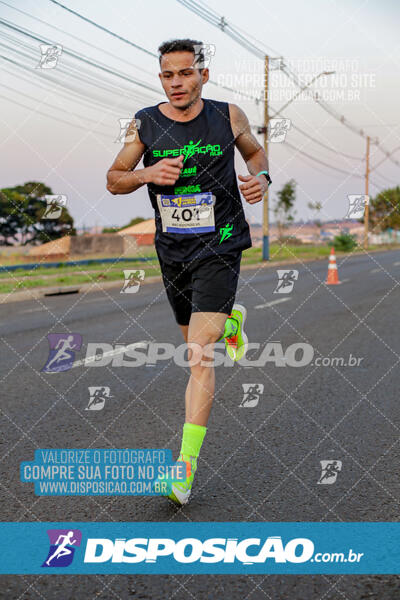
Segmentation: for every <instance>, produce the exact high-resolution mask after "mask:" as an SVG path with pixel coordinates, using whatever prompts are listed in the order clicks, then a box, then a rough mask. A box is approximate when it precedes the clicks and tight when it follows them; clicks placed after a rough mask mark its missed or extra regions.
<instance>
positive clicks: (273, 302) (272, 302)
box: [254, 298, 290, 308]
mask: <svg viewBox="0 0 400 600" xmlns="http://www.w3.org/2000/svg"><path fill="white" fill-rule="evenodd" d="M288 300H290V298H279V300H271V302H266V303H265V304H257V306H255V307H254V308H269V307H270V306H274V304H281V302H287V301H288Z"/></svg>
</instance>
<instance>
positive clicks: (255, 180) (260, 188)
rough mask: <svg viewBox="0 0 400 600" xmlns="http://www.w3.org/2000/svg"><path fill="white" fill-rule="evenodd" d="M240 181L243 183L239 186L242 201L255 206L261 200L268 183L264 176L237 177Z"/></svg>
mask: <svg viewBox="0 0 400 600" xmlns="http://www.w3.org/2000/svg"><path fill="white" fill-rule="evenodd" d="M238 178H239V179H240V181H245V182H246V183H243V184H242V185H239V190H240V191H241V192H242V194H243V196H244V199H245V200H246V202H248V203H249V204H255V203H256V202H260V200H262V199H263V197H264V194H265V191H266V190H267V189H268V183H267V180H266V178H265V176H264V175H259V176H258V177H257V176H256V175H238Z"/></svg>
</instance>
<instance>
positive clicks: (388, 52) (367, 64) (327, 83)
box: [0, 0, 400, 226]
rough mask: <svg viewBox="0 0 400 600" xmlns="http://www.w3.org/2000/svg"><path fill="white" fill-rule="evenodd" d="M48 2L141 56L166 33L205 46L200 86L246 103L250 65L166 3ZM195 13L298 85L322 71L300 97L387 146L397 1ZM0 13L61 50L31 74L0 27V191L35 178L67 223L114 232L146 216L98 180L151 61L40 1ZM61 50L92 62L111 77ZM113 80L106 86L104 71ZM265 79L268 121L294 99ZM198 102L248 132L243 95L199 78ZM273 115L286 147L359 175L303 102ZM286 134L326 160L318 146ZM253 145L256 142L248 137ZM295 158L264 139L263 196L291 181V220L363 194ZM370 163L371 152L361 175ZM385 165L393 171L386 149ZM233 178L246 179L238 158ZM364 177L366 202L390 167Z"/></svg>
mask: <svg viewBox="0 0 400 600" xmlns="http://www.w3.org/2000/svg"><path fill="white" fill-rule="evenodd" d="M60 1H61V3H62V4H64V5H65V6H67V7H69V8H71V9H72V10H75V11H77V12H78V13H80V14H81V15H83V16H85V17H87V18H88V19H91V20H92V21H96V22H97V23H98V24H100V25H103V26H104V27H106V28H108V29H110V30H111V31H113V32H115V33H117V34H119V35H120V36H122V37H124V38H127V39H129V40H130V41H132V42H133V43H134V44H137V45H138V46H141V47H142V48H144V49H146V50H149V51H151V52H157V47H158V46H159V44H160V43H161V42H163V41H165V40H167V39H171V38H177V37H191V38H194V39H199V40H202V41H203V42H205V43H208V44H213V45H214V46H215V55H214V56H213V57H212V59H211V63H210V77H211V79H213V80H214V81H218V82H220V83H222V84H224V85H227V86H228V87H231V88H234V89H239V88H240V89H241V90H242V91H243V92H244V93H247V94H248V95H250V96H254V95H257V96H258V95H259V94H260V92H261V85H260V82H261V81H262V73H263V61H262V60H261V59H260V58H257V57H256V56H254V55H252V54H251V53H250V52H249V51H248V50H245V49H243V47H242V46H241V45H239V44H238V43H237V42H235V41H234V40H232V39H231V38H230V37H228V35H226V33H223V32H222V31H221V30H220V29H217V28H216V27H214V26H213V25H211V24H209V23H207V22H205V21H204V20H203V19H201V18H200V17H199V16H197V15H195V14H194V13H192V12H191V11H189V10H188V9H187V8H185V7H184V6H183V5H182V4H180V3H179V2H178V1H177V0H147V1H146V2H144V1H139V0H137V1H136V0H114V1H113V2H106V1H105V0H103V1H97V0H96V1H94V0H91V1H86V2H82V1H80V2H79V1H78V0H60ZM200 4H202V5H203V6H205V7H209V8H210V7H212V9H213V11H215V12H217V13H218V15H223V16H224V17H225V20H226V21H227V22H228V23H230V24H232V26H235V27H236V28H240V31H241V33H242V34H243V35H244V36H245V37H246V38H251V39H252V40H253V42H254V43H255V44H256V45H257V46H260V43H261V42H262V43H263V44H265V45H266V46H267V48H268V49H269V51H270V55H271V56H284V57H285V62H286V64H287V65H288V66H289V67H290V69H291V70H292V71H293V72H295V73H296V74H297V75H298V76H299V77H300V78H301V80H302V82H305V83H306V82H308V81H309V80H310V79H311V78H312V77H314V76H315V75H318V74H319V73H320V72H321V71H324V70H327V71H332V70H334V71H336V73H335V75H329V76H324V77H321V78H320V79H319V80H318V81H317V82H316V83H315V85H314V86H313V89H314V90H317V91H318V92H319V93H320V94H321V96H322V97H323V99H326V101H327V102H328V104H329V106H330V107H331V108H332V109H333V110H334V111H336V113H338V114H339V115H344V116H345V117H346V119H348V120H349V121H350V122H351V123H353V124H355V125H357V126H358V127H359V128H362V129H364V131H365V132H367V133H368V134H369V135H371V136H372V137H378V138H379V141H380V143H381V144H382V145H383V146H384V147H385V148H386V149H388V150H392V149H394V148H396V147H397V146H400V126H399V125H400V116H399V108H398V107H399V96H400V94H399V91H400V78H399V74H400V56H399V55H400V52H399V46H400V38H399V35H398V31H399V26H400V22H399V21H400V19H399V14H400V11H399V5H398V2H397V0H370V1H368V0H364V1H363V0H338V1H335V0H306V1H305V2H299V1H298V0H279V1H275V0H274V1H268V0H248V1H247V2H245V3H244V2H239V1H238V0H221V1H219V2H215V1H214V2H212V3H211V1H207V3H204V2H200ZM21 11H22V12H21ZM25 13H26V14H25ZM0 15H1V19H4V20H6V21H8V22H11V23H12V24H13V26H14V27H17V28H22V29H24V30H27V32H29V33H30V35H32V36H34V38H35V37H36V38H40V40H45V41H46V42H48V43H52V44H60V45H61V46H63V48H64V52H63V53H62V54H61V56H60V58H59V61H58V65H57V67H56V68H55V69H40V68H36V67H37V65H38V63H39V58H40V50H39V43H40V42H39V41H38V40H36V39H32V38H30V37H28V36H26V35H24V34H22V33H20V32H18V31H16V30H14V29H11V28H9V27H6V26H5V25H4V24H3V23H0V36H1V41H0V48H1V52H0V54H1V55H2V56H3V57H6V58H7V59H8V60H5V59H4V58H3V59H1V62H2V71H3V73H2V83H3V85H2V91H1V94H0V96H1V103H2V110H1V113H0V134H1V149H2V152H1V156H2V158H1V166H0V174H1V179H0V187H10V186H14V185H18V184H22V183H24V182H26V181H31V180H38V181H43V182H45V183H46V184H47V185H49V186H50V187H51V188H52V190H53V193H58V194H65V195H66V196H67V203H68V208H69V210H70V212H71V214H72V215H73V217H74V219H75V221H76V224H77V225H82V224H85V225H103V226H104V225H110V224H113V225H123V224H125V223H127V222H128V221H129V220H130V219H131V218H133V217H135V216H143V217H151V216H153V210H152V208H151V205H150V201H149V199H148V196H147V190H146V188H142V189H140V190H139V191H137V192H135V193H134V194H130V195H124V196H112V195H111V194H109V193H108V192H107V190H106V188H105V182H106V171H107V169H108V168H109V166H110V165H111V163H112V161H113V159H114V157H115V155H116V154H117V152H118V151H119V149H120V147H121V144H120V143H119V142H116V141H115V140H116V139H117V137H118V133H119V123H118V119H120V118H128V117H132V116H133V115H134V113H135V112H136V111H137V110H138V109H139V108H142V107H144V106H149V105H153V104H157V103H158V102H162V101H163V100H164V94H163V91H162V88H161V85H160V83H159V80H158V76H157V73H158V61H157V59H155V58H153V57H152V56H149V55H147V54H145V53H144V52H142V51H141V50H139V49H136V48H134V47H132V46H129V45H127V44H126V43H124V42H122V41H119V40H117V39H115V38H113V37H112V36H110V35H109V34H108V33H106V32H103V31H100V30H99V29H97V28H95V27H94V26H93V25H91V24H90V23H87V22H84V21H83V20H82V19H80V18H78V17H76V16H75V15H73V14H70V13H68V12H67V11H65V10H64V9H63V8H61V7H59V6H57V5H55V4H54V3H52V2H51V1H50V0H19V1H13V0H7V1H6V2H2V1H0ZM28 15H30V16H28ZM32 17H34V18H32ZM255 40H258V41H255ZM67 51H68V52H72V53H74V54H76V55H78V56H79V57H81V58H82V59H84V60H86V61H93V62H95V63H97V64H101V66H103V67H104V68H105V69H110V70H111V73H107V72H104V71H102V70H100V69H98V68H96V67H94V66H92V65H91V64H87V63H85V62H84V60H83V61H82V60H79V59H78V58H76V57H74V56H71V55H69V54H67ZM10 61H12V62H10ZM15 63H17V64H15ZM115 72H118V73H119V74H120V77H117V76H115V75H113V73H115ZM124 77H127V78H130V79H135V80H138V81H139V82H141V83H144V84H146V85H149V86H150V87H151V88H155V91H152V90H149V89H144V88H143V87H141V86H140V85H136V84H133V83H131V82H130V81H128V80H124ZM270 83H271V87H270V91H271V99H270V114H271V113H273V112H275V111H276V110H277V109H279V108H281V107H282V106H283V105H284V104H285V103H286V102H287V101H288V99H290V98H291V97H292V96H293V95H294V94H295V93H296V92H297V91H298V90H297V88H295V87H294V86H293V84H291V83H290V81H289V80H288V78H287V77H286V76H285V75H284V74H283V73H281V72H280V71H274V72H273V73H271V82H270ZM156 90H158V91H156ZM203 97H205V98H215V99H217V100H225V101H229V102H234V103H236V104H239V105H240V106H241V107H242V108H243V110H244V111H245V112H246V113H247V115H248V117H249V120H250V122H251V123H252V124H255V125H258V124H262V118H263V106H262V104H261V103H259V104H258V105H257V104H256V102H255V101H254V100H250V99H246V98H243V97H239V96H237V95H235V94H234V93H232V92H227V91H226V90H223V89H222V88H220V87H217V86H215V85H212V84H210V83H208V84H207V85H206V86H205V87H204V89H203ZM283 116H284V117H286V118H288V119H290V120H291V122H292V127H291V129H290V130H289V131H288V133H287V135H286V141H287V142H288V143H289V144H291V145H292V146H294V147H295V148H297V149H298V150H301V152H303V153H306V154H308V155H310V156H312V157H315V158H317V159H318V160H320V161H322V162H324V163H327V164H328V165H331V166H334V167H336V168H338V169H343V170H345V171H349V172H351V173H354V174H361V175H362V174H363V173H364V170H365V163H364V162H362V160H357V158H358V159H363V158H364V155H365V145H366V142H365V140H364V139H363V138H362V137H360V136H358V135H356V134H355V133H353V132H352V131H350V130H349V129H347V128H346V127H344V126H343V125H342V124H341V123H340V122H339V121H338V120H336V119H335V118H334V117H333V116H331V115H330V114H328V113H327V112H325V111H324V110H323V109H322V108H321V107H320V106H319V105H318V104H317V103H315V102H314V101H313V100H312V99H310V98H304V97H302V98H299V99H298V100H296V101H295V102H293V103H292V104H291V105H290V106H289V107H288V108H287V109H285V110H284V112H283ZM51 117H54V118H51ZM295 127H298V128H300V129H301V130H302V131H303V132H306V133H307V134H308V135H310V136H312V137H313V138H314V139H316V140H319V141H320V142H322V143H323V144H325V145H326V146H328V147H329V148H333V149H334V151H330V150H329V149H328V148H324V147H321V146H320V145H318V144H317V143H316V142H315V141H313V140H311V139H309V138H308V137H306V136H305V135H304V134H303V133H301V132H300V131H299V130H298V129H296V128H295ZM259 140H260V142H262V137H261V136H259ZM298 150H295V149H293V148H291V147H289V146H288V145H286V144H285V143H273V144H270V155H269V158H270V171H271V176H272V179H273V185H272V186H271V188H270V192H271V194H270V197H271V200H272V202H273V200H274V197H275V193H276V191H277V190H279V189H280V188H281V187H282V185H283V184H284V183H286V182H287V181H288V180H289V179H292V178H293V179H294V180H295V181H296V182H297V202H296V208H297V217H298V218H309V217H310V216H311V212H310V210H309V209H308V208H307V203H308V202H310V201H313V202H315V201H321V202H322V203H323V204H324V207H323V212H322V218H323V220H327V219H330V218H341V217H343V216H344V215H345V214H346V210H347V194H357V193H364V182H363V180H362V179H359V178H357V177H355V176H353V175H348V174H344V173H339V172H335V171H332V170H330V169H329V168H327V167H326V166H324V165H322V164H318V163H315V162H313V161H312V160H311V159H310V158H309V157H307V156H304V154H300V153H299V152H298ZM338 153H345V154H347V155H349V156H351V157H354V158H350V157H348V156H343V155H341V154H338ZM383 157H384V155H383V154H382V152H381V151H380V150H379V149H377V147H376V146H375V145H372V147H371V164H372V166H374V165H375V164H377V163H378V162H379V161H380V160H381V159H382V158H383ZM395 157H396V159H398V160H399V162H400V151H399V152H398V153H397V154H396V155H395ZM236 171H237V174H239V173H240V174H247V170H246V166H245V164H244V162H243V161H242V159H241V157H240V155H238V156H237V159H236ZM371 182H372V184H373V185H371V187H370V195H375V194H376V193H377V191H379V190H381V189H385V188H386V187H390V186H391V185H392V182H393V183H396V184H397V183H398V182H400V177H399V167H397V166H396V165H395V164H393V163H391V162H390V161H385V162H384V163H383V164H382V165H381V166H379V168H378V169H377V171H376V172H373V173H372V174H371ZM245 210H246V215H247V217H248V219H249V220H251V221H261V204H257V205H253V206H251V207H250V206H246V207H245Z"/></svg>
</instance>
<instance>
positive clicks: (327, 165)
mask: <svg viewBox="0 0 400 600" xmlns="http://www.w3.org/2000/svg"><path fill="white" fill-rule="evenodd" d="M285 146H288V147H289V148H292V149H293V150H296V152H299V153H300V154H304V156H307V158H309V159H310V160H313V161H315V162H317V163H319V164H321V165H324V167H328V168H329V169H333V170H334V171H338V172H339V173H344V174H345V175H351V176H352V177H359V178H360V179H364V177H363V176H362V175H358V174H357V173H351V172H350V171H345V170H344V169H340V168H339V167H333V166H332V165H329V164H328V163H326V162H323V161H322V160H320V159H319V158H315V157H314V156H311V154H308V153H307V152H304V151H303V150H300V149H299V148H297V147H296V146H293V144H290V143H289V142H286V141H285Z"/></svg>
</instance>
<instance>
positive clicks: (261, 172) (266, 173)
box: [256, 171, 272, 187]
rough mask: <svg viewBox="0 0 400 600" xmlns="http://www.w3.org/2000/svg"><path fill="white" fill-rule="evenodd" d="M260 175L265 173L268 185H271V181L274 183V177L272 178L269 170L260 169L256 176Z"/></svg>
mask: <svg viewBox="0 0 400 600" xmlns="http://www.w3.org/2000/svg"><path fill="white" fill-rule="evenodd" d="M259 175H265V179H266V180H267V182H268V187H269V186H270V185H271V183H272V179H271V177H270V176H269V173H268V171H260V172H259V173H257V175H256V176H257V177H258V176H259Z"/></svg>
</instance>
